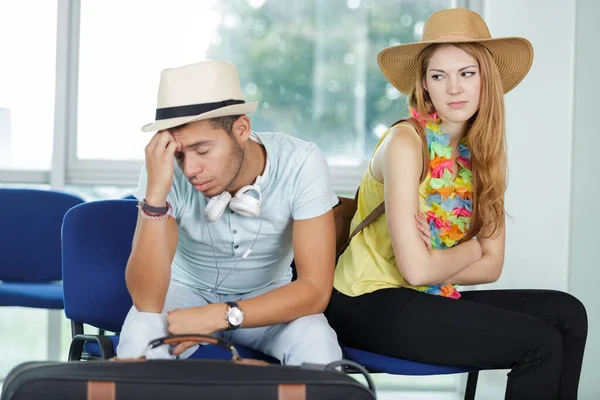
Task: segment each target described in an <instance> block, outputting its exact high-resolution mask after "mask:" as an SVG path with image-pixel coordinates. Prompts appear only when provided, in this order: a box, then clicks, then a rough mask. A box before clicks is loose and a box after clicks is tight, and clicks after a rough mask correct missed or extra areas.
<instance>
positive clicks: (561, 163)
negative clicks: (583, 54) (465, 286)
mask: <svg viewBox="0 0 600 400" xmlns="http://www.w3.org/2000/svg"><path fill="white" fill-rule="evenodd" d="M484 18H485V19H486V21H487V23H488V26H489V28H490V31H491V33H492V36H497V37H498V36H522V37H525V38H527V39H529V40H530V41H531V43H532V45H533V48H534V52H535V58H534V62H533V66H532V68H531V71H530V72H529V75H528V76H527V77H526V78H525V80H524V81H523V82H522V83H521V85H519V86H518V87H517V88H516V89H514V90H513V91H511V92H510V93H508V94H507V95H506V97H505V100H506V115H507V124H506V131H507V142H508V157H509V181H508V189H507V193H506V209H507V212H508V214H509V215H510V216H511V217H512V219H508V224H507V243H506V262H505V267H504V271H503V274H502V277H501V278H500V280H499V281H498V282H497V283H496V284H495V286H497V287H501V288H550V289H559V290H567V277H568V259H569V208H570V188H571V146H572V125H573V118H572V109H573V68H574V66H573V54H574V44H575V43H574V33H575V1H574V0H528V1H522V0H502V1H497V0H487V1H486V2H485V3H484Z"/></svg>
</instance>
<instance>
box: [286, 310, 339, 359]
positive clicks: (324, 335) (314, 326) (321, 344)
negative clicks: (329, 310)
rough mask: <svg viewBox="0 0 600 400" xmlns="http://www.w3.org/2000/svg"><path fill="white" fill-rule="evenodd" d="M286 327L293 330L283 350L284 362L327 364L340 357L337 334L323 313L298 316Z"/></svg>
mask: <svg viewBox="0 0 600 400" xmlns="http://www.w3.org/2000/svg"><path fill="white" fill-rule="evenodd" d="M287 329H289V330H291V331H293V334H292V335H290V338H289V340H290V343H289V345H288V346H287V349H286V351H284V357H283V358H284V359H283V360H282V362H283V363H284V364H288V365H290V364H293V365H298V364H302V363H303V362H310V363H320V364H327V363H330V362H332V361H337V360H340V359H341V358H342V349H341V348H340V345H339V343H338V340H337V335H336V333H335V331H334V330H333V329H332V328H331V327H330V326H329V324H328V323H327V319H326V318H325V317H324V316H323V314H316V315H308V316H305V317H302V318H298V319H297V320H295V321H292V322H290V323H289V324H288V327H287Z"/></svg>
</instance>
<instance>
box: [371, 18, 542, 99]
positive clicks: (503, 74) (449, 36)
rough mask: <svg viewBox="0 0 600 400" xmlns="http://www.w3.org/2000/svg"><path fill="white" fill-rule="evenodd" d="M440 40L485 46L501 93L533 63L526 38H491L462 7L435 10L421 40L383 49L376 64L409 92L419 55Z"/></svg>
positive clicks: (413, 84) (481, 22) (413, 85)
mask: <svg viewBox="0 0 600 400" xmlns="http://www.w3.org/2000/svg"><path fill="white" fill-rule="evenodd" d="M439 43H449V44H452V43H479V44H480V45H482V46H484V47H485V48H486V49H488V50H489V52H490V53H491V55H492V57H493V59H494V61H495V62H496V65H497V67H498V71H499V72H500V78H501V79H502V84H503V86H504V93H508V92H509V91H511V90H512V89H514V88H515V87H516V86H517V85H518V84H519V83H520V82H521V81H522V80H523V78H525V76H526V75H527V73H528V72H529V69H530V68H531V64H532V63H533V46H532V45H531V43H530V42H529V41H528V40H527V39H524V38H521V37H503V38H492V36H491V34H490V31H489V29H488V27H487V25H486V23H485V21H484V20H483V18H481V16H480V15H479V14H477V13H476V12H474V11H472V10H467V9H464V8H452V9H448V10H442V11H438V12H436V13H434V14H433V15H431V17H429V19H428V20H427V22H426V23H425V26H424V27H423V35H422V36H421V41H419V42H415V43H407V44H399V45H396V46H392V47H388V48H385V49H383V50H382V51H381V52H380V53H379V54H378V55H377V63H378V64H379V68H380V69H381V72H383V75H385V77H386V78H387V80H388V81H389V82H390V83H391V84H392V85H394V86H395V87H396V88H397V89H398V90H399V91H400V92H402V93H404V94H407V95H408V94H410V93H411V92H412V91H413V90H414V88H415V84H416V80H417V68H420V66H419V65H417V61H418V58H419V54H420V53H421V52H422V51H423V50H424V49H425V48H426V47H428V46H431V45H432V44H439Z"/></svg>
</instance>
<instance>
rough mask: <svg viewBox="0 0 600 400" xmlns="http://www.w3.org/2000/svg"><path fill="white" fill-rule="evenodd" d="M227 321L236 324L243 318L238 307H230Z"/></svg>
mask: <svg viewBox="0 0 600 400" xmlns="http://www.w3.org/2000/svg"><path fill="white" fill-rule="evenodd" d="M227 319H228V320H229V323H230V324H231V325H233V326H238V325H240V324H241V323H242V321H243V320H244V313H243V312H242V310H240V309H239V308H232V309H231V310H229V313H228V314H227Z"/></svg>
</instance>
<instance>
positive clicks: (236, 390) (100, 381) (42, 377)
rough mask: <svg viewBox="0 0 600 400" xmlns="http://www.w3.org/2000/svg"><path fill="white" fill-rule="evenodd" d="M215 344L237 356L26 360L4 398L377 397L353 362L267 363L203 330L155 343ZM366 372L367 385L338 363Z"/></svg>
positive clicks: (354, 399)
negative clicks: (247, 357)
mask: <svg viewBox="0 0 600 400" xmlns="http://www.w3.org/2000/svg"><path fill="white" fill-rule="evenodd" d="M189 340H193V341H197V342H199V343H208V344H215V345H218V346H221V347H224V348H226V349H228V350H229V351H231V353H232V360H231V361H222V360H145V359H144V358H143V357H142V358H139V359H112V360H108V361H87V362H80V361H74V362H28V363H24V364H21V365H19V366H17V367H15V368H14V369H13V370H12V371H11V372H10V373H9V374H8V376H7V378H6V380H5V381H4V387H3V390H2V396H1V397H0V399H1V400H32V399H52V400H54V399H57V400H58V399H61V400H113V399H114V400H134V399H135V400H138V399H149V400H154V399H173V400H188V399H223V400H225V399H227V400H232V399H261V400H263V399H264V400H269V399H273V400H275V399H277V400H305V399H318V400H328V399H339V400H374V399H375V388H374V387H373V384H372V381H371V379H370V377H369V374H368V372H366V370H364V368H362V367H361V366H359V365H358V364H356V363H353V362H351V361H348V360H340V361H337V362H335V363H331V364H329V365H327V366H324V365H317V364H304V365H303V366H301V367H291V366H282V365H269V364H267V363H265V362H263V361H257V360H243V359H241V358H240V357H239V355H238V354H237V350H236V349H235V347H234V346H233V345H232V344H231V343H229V342H226V341H224V340H221V339H217V338H214V337H211V336H204V335H174V336H169V337H166V338H160V339H157V340H154V341H152V342H151V343H150V345H149V347H148V348H149V349H150V348H155V347H157V346H160V345H163V344H168V345H174V344H177V343H180V342H183V341H189ZM344 365H346V366H351V367H353V368H355V369H357V370H359V371H361V372H362V373H363V374H364V375H365V377H366V379H367V382H368V384H369V387H366V386H364V385H363V384H361V383H359V382H358V381H356V380H355V379H354V378H352V377H350V376H348V375H346V374H345V373H343V372H340V371H339V370H337V369H336V368H338V367H340V366H344Z"/></svg>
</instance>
